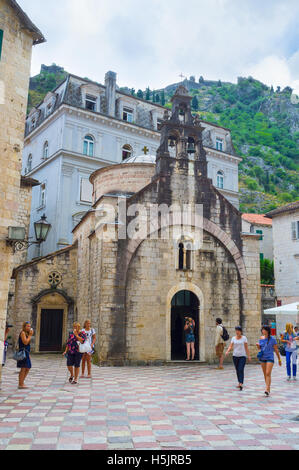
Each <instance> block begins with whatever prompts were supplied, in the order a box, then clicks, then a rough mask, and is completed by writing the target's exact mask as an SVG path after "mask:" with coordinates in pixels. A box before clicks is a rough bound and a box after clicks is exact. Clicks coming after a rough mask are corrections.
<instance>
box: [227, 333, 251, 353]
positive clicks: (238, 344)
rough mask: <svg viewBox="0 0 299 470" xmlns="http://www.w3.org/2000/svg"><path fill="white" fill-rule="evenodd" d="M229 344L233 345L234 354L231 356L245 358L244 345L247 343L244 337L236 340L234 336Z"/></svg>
mask: <svg viewBox="0 0 299 470" xmlns="http://www.w3.org/2000/svg"><path fill="white" fill-rule="evenodd" d="M231 343H232V344H233V345H234V353H233V356H235V357H244V356H245V357H247V354H246V350H245V344H246V343H248V341H247V338H246V336H241V338H240V339H237V337H236V336H234V337H233V338H232V340H231Z"/></svg>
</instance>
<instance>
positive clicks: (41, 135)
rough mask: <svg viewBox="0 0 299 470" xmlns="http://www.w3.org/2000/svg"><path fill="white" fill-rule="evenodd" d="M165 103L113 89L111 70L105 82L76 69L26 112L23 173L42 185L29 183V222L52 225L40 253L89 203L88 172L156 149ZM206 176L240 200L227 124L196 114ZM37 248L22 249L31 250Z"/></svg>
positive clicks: (65, 240) (63, 240) (59, 242)
mask: <svg viewBox="0 0 299 470" xmlns="http://www.w3.org/2000/svg"><path fill="white" fill-rule="evenodd" d="M164 112H165V108H164V107H162V106H160V105H159V104H156V103H152V102H149V101H146V100H143V99H140V98H136V97H134V96H131V95H127V94H125V93H123V92H122V91H120V90H119V88H118V86H117V84H116V74H115V73H114V72H107V73H106V76H105V85H101V84H99V83H96V82H92V81H90V80H87V79H83V78H80V77H77V76H74V75H71V74H70V75H68V77H67V78H66V80H65V81H64V82H63V83H61V84H60V85H59V86H58V87H57V88H56V89H55V90H53V91H52V92H50V93H48V94H47V96H46V97H45V98H44V100H43V102H42V103H40V104H39V105H38V106H37V107H36V108H33V109H32V110H31V112H30V114H29V116H28V117H27V119H26V133H25V146H24V152H23V174H26V175H27V176H30V177H32V178H34V179H37V180H38V181H39V182H40V183H41V184H40V186H39V187H37V188H33V194H32V211H31V222H30V236H32V237H33V224H34V222H35V221H36V220H39V219H40V218H41V216H42V215H43V214H44V213H45V214H46V216H47V220H48V221H49V222H50V223H51V224H52V229H51V231H50V233H49V237H48V239H47V241H46V242H45V243H43V245H42V247H41V252H40V255H42V256H44V255H47V254H49V253H51V252H54V251H57V250H59V249H61V248H64V247H65V246H66V245H69V244H70V243H71V242H72V230H73V228H74V227H75V226H76V225H77V224H78V222H79V221H80V220H81V218H82V217H83V216H84V214H85V213H86V212H87V211H88V210H89V209H90V208H91V206H92V185H91V184H90V182H89V177H90V175H91V174H92V173H93V172H94V171H95V170H97V169H99V168H102V167H105V166H108V165H113V164H119V163H122V162H123V161H126V160H127V159H128V158H132V157H138V156H140V155H144V154H149V155H155V154H156V151H157V149H158V147H159V145H160V132H159V123H160V122H161V121H162V120H163V117H164ZM201 125H202V127H204V128H205V130H204V132H203V143H204V147H205V149H206V152H207V160H208V175H209V177H210V178H211V179H212V180H213V184H214V185H215V186H216V187H217V188H218V189H219V190H220V191H221V192H222V193H223V195H224V196H225V197H226V198H227V199H228V200H229V201H230V202H231V203H232V204H234V206H235V207H237V208H238V207H239V193H238V186H239V178H238V165H239V163H240V161H241V158H240V157H238V156H237V155H236V152H235V150H234V147H233V143H232V139H231V134H230V131H229V129H225V128H223V127H219V126H216V125H214V124H210V123H208V122H204V121H201ZM37 254H38V252H37V249H36V247H31V248H30V249H29V251H28V257H29V259H31V258H33V257H35V256H37Z"/></svg>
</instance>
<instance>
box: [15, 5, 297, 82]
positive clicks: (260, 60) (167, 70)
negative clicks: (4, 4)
mask: <svg viewBox="0 0 299 470" xmlns="http://www.w3.org/2000/svg"><path fill="white" fill-rule="evenodd" d="M18 2H19V4H20V6H21V7H22V8H23V9H24V10H25V11H26V13H27V14H28V15H29V16H30V18H31V19H32V21H33V22H34V23H35V24H36V25H37V26H38V27H39V28H40V30H41V31H42V32H43V34H44V35H45V37H46V39H47V43H46V44H44V45H39V46H36V47H35V48H34V51H33V61H32V74H33V75H34V74H36V73H38V72H39V69H40V65H41V64H42V63H44V64H46V65H50V64H52V63H53V62H55V63H56V64H58V65H61V66H63V67H64V68H65V69H66V70H67V71H68V72H72V73H74V74H77V75H79V76H82V77H89V78H90V79H93V80H95V81H99V82H101V83H103V80H104V74H105V72H106V71H108V70H113V71H115V72H117V74H118V84H119V85H120V86H129V87H134V88H136V90H137V89H138V88H142V89H144V88H145V87H147V86H150V88H152V89H153V88H160V87H162V86H165V85H168V84H170V83H174V82H177V81H179V80H180V79H179V75H180V74H181V73H183V74H184V75H185V76H188V77H189V76H190V75H195V76H196V79H198V78H199V77H200V76H201V75H202V76H203V77H204V78H207V79H215V80H218V79H222V80H223V81H231V82H236V80H237V77H239V76H249V75H252V76H253V77H255V78H257V79H259V80H261V81H263V82H264V83H267V84H268V85H271V84H273V85H274V86H278V85H280V86H282V87H284V86H287V85H290V86H293V88H295V89H296V90H298V89H299V2H298V0H208V1H206V0H185V1H183V0H83V1H82V0H42V1H41V0H18Z"/></svg>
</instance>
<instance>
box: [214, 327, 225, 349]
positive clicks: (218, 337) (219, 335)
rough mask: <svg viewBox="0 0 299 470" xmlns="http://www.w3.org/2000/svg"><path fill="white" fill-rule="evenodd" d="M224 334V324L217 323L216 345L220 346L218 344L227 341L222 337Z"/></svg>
mask: <svg viewBox="0 0 299 470" xmlns="http://www.w3.org/2000/svg"><path fill="white" fill-rule="evenodd" d="M222 335H223V328H222V325H217V326H216V338H215V346H218V344H224V343H225V341H224V339H223V338H222Z"/></svg>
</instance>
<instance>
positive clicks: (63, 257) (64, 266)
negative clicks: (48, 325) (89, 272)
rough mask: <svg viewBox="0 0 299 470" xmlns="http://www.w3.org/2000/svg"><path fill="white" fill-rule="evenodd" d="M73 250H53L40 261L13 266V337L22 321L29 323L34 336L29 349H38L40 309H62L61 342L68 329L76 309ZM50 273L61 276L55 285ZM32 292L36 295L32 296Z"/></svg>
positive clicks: (69, 248) (74, 252)
mask: <svg viewBox="0 0 299 470" xmlns="http://www.w3.org/2000/svg"><path fill="white" fill-rule="evenodd" d="M76 271H77V250H76V247H75V246H72V247H68V248H65V249H63V250H61V251H59V252H57V253H53V254H52V255H49V256H47V257H45V258H43V259H42V260H37V261H32V262H30V263H27V264H25V265H22V266H21V268H16V269H15V270H14V272H13V278H14V279H15V281H16V288H15V298H14V313H13V321H14V326H15V328H14V340H16V339H17V335H18V332H19V331H20V329H21V326H22V323H23V322H24V321H26V320H28V321H31V322H32V327H33V329H34V330H35V336H34V337H33V339H32V342H31V347H32V351H35V352H38V351H39V339H40V323H41V318H40V317H41V311H42V309H47V310H51V309H54V310H57V309H58V310H59V309H62V310H63V333H62V344H61V347H62V346H63V344H65V342H66V339H67V334H68V332H69V331H71V329H72V324H73V322H74V319H75V318H77V311H76V310H75V305H74V302H73V299H74V298H75V297H76V295H77V282H76V275H75V274H76ZM53 273H55V275H56V276H57V275H58V278H59V279H61V281H60V282H59V283H57V284H56V285H55V286H53V284H52V283H51V280H52V278H53ZM35 293H36V295H34V294H35ZM66 293H67V294H66Z"/></svg>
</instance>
